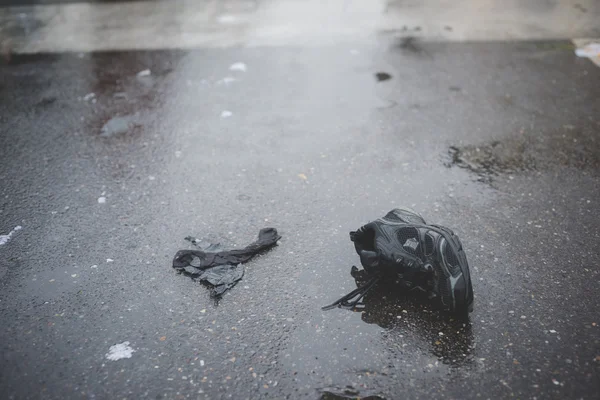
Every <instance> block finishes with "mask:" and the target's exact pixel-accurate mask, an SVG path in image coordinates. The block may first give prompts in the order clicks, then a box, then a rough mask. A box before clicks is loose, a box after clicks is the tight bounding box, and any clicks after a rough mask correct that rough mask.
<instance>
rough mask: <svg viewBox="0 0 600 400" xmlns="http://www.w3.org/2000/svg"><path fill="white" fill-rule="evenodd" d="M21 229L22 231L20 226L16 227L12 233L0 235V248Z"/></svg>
mask: <svg viewBox="0 0 600 400" xmlns="http://www.w3.org/2000/svg"><path fill="white" fill-rule="evenodd" d="M21 229H23V227H22V226H21V225H17V226H15V229H13V230H12V231H10V232H8V235H0V246H2V245H3V244H6V243H8V241H9V240H10V238H11V237H12V235H14V234H15V232H17V231H20V230H21Z"/></svg>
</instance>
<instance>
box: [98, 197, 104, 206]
mask: <svg viewBox="0 0 600 400" xmlns="http://www.w3.org/2000/svg"><path fill="white" fill-rule="evenodd" d="M98 203H99V204H104V203H106V197H104V196H102V197H98Z"/></svg>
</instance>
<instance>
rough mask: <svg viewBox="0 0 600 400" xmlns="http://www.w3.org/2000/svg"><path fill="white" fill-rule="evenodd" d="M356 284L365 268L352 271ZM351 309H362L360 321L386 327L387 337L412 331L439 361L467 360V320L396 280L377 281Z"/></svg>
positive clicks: (469, 343) (469, 344)
mask: <svg viewBox="0 0 600 400" xmlns="http://www.w3.org/2000/svg"><path fill="white" fill-rule="evenodd" d="M353 276H354V278H355V281H356V285H357V287H358V286H362V285H363V284H364V283H365V280H366V279H367V276H366V274H365V271H357V273H354V274H353ZM352 311H355V312H361V314H362V315H361V319H362V321H364V322H366V323H367V324H376V325H378V326H380V327H382V328H384V329H386V330H388V332H387V333H385V336H386V337H387V339H388V340H392V341H393V340H394V338H395V335H396V333H397V334H402V333H403V331H405V332H404V333H411V334H414V335H417V336H419V337H420V339H421V340H420V342H421V343H428V349H423V350H428V351H429V352H431V353H432V354H433V355H435V356H436V357H437V358H438V359H439V361H441V362H442V363H444V364H447V365H450V366H460V365H463V364H464V363H465V362H468V361H469V360H470V357H469V355H470V352H471V349H472V343H473V333H472V329H471V324H470V322H469V320H468V319H464V318H459V317H456V316H454V315H451V314H448V313H445V312H442V311H439V310H436V309H435V308H434V306H433V304H432V303H431V302H430V301H429V300H428V298H427V296H426V295H425V294H424V293H419V292H415V291H413V292H410V293H409V292H407V291H406V290H402V288H401V286H400V285H399V284H398V283H397V282H393V281H380V282H378V283H377V284H376V285H375V286H374V287H373V289H371V290H370V291H368V292H367V293H366V294H365V296H364V297H363V298H362V300H361V302H360V303H359V304H358V305H357V306H355V307H354V308H353V309H352Z"/></svg>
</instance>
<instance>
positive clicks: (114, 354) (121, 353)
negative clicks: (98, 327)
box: [106, 342, 135, 361]
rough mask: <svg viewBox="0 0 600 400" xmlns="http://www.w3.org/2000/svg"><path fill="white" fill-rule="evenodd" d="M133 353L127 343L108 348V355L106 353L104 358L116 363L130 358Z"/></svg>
mask: <svg viewBox="0 0 600 400" xmlns="http://www.w3.org/2000/svg"><path fill="white" fill-rule="evenodd" d="M134 351H135V350H134V349H132V348H131V347H129V342H123V343H119V344H115V345H114V346H110V348H109V349H108V353H106V358H108V359H109V360H111V361H117V360H121V359H123V358H131V355H132V354H133V352H134Z"/></svg>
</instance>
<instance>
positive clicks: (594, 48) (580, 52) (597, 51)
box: [575, 43, 600, 58]
mask: <svg viewBox="0 0 600 400" xmlns="http://www.w3.org/2000/svg"><path fill="white" fill-rule="evenodd" d="M575 55H576V56H577V57H585V58H596V57H600V43H588V44H586V45H585V46H583V47H579V48H577V49H575Z"/></svg>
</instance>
